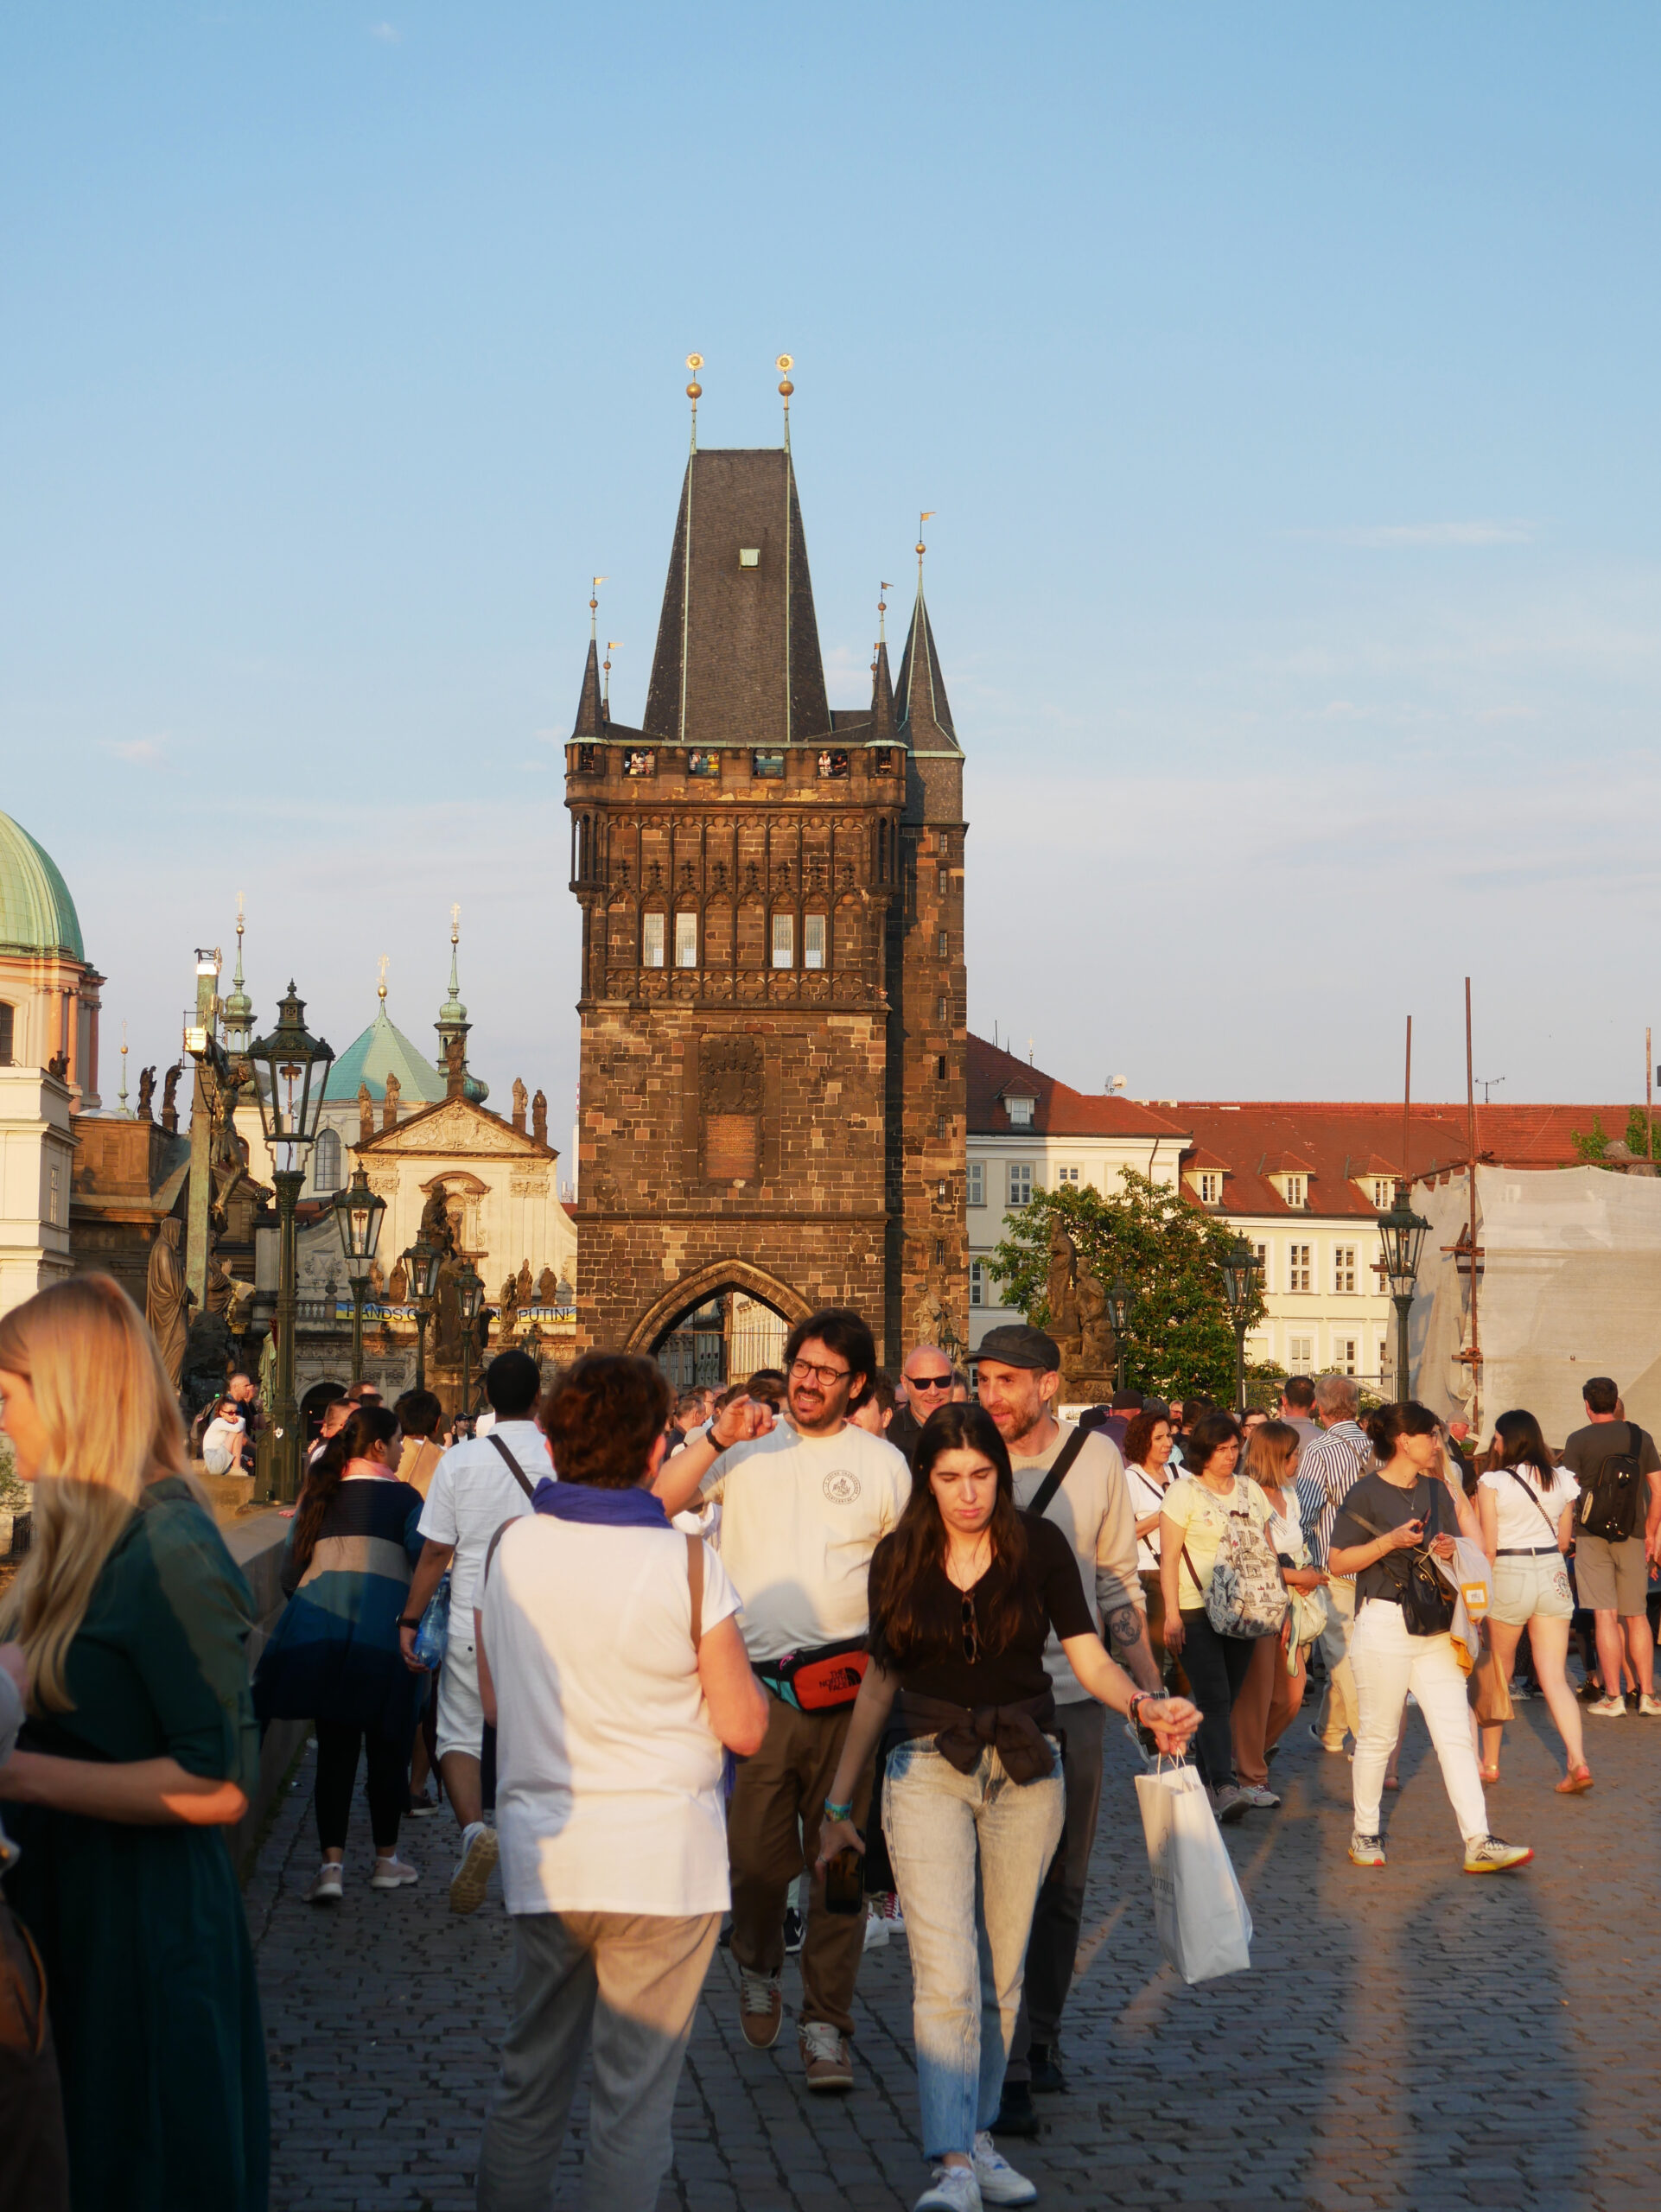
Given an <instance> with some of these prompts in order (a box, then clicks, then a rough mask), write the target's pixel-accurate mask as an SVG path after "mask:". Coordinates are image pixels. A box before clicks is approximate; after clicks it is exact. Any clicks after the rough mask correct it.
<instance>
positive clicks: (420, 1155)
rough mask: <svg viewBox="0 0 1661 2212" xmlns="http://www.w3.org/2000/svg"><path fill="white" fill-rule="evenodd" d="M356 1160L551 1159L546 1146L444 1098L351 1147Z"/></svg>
mask: <svg viewBox="0 0 1661 2212" xmlns="http://www.w3.org/2000/svg"><path fill="white" fill-rule="evenodd" d="M355 1149H356V1151H357V1152H358V1154H360V1156H362V1157H368V1156H370V1155H372V1156H373V1157H374V1158H375V1159H377V1160H385V1159H387V1158H390V1157H393V1156H397V1157H400V1158H404V1159H419V1160H483V1159H496V1160H553V1159H556V1158H557V1156H558V1155H557V1154H556V1152H555V1151H554V1148H553V1147H552V1146H551V1145H545V1144H538V1142H537V1141H536V1139H535V1138H534V1137H532V1136H526V1135H522V1134H521V1132H520V1131H519V1130H518V1129H516V1128H512V1125H511V1124H510V1123H508V1122H504V1121H503V1120H502V1119H501V1118H500V1116H499V1115H495V1114H491V1113H487V1111H486V1109H484V1108H483V1107H482V1106H475V1105H474V1104H473V1103H472V1102H471V1100H469V1099H466V1098H444V1099H441V1100H440V1101H439V1103H438V1104H437V1105H436V1106H428V1107H424V1108H423V1109H422V1111H421V1112H420V1113H419V1114H411V1115H410V1118H409V1120H408V1121H407V1122H398V1125H397V1127H396V1128H391V1129H381V1130H379V1131H377V1133H376V1134H375V1135H373V1136H372V1137H370V1138H369V1139H368V1140H367V1141H366V1142H364V1143H361V1144H360V1145H358V1146H357V1147H355Z"/></svg>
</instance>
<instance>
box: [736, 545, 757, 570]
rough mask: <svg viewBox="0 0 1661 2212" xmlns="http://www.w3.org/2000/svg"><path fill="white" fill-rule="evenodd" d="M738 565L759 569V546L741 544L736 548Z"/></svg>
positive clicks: (742, 567) (744, 567) (743, 567)
mask: <svg viewBox="0 0 1661 2212" xmlns="http://www.w3.org/2000/svg"><path fill="white" fill-rule="evenodd" d="M738 565H739V567H740V568H741V569H759V568H760V565H761V549H760V546H759V545H741V546H740V547H739V549H738Z"/></svg>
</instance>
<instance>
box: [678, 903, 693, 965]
mask: <svg viewBox="0 0 1661 2212" xmlns="http://www.w3.org/2000/svg"><path fill="white" fill-rule="evenodd" d="M697 964H698V918H697V914H696V913H690V914H689V913H687V912H684V911H683V912H680V913H678V914H677V915H676V917H675V965H676V967H677V968H696V967H697Z"/></svg>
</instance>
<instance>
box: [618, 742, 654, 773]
mask: <svg viewBox="0 0 1661 2212" xmlns="http://www.w3.org/2000/svg"><path fill="white" fill-rule="evenodd" d="M657 772H658V756H657V754H656V753H648V752H647V751H646V749H645V747H643V746H631V747H630V748H629V750H628V751H627V753H624V755H623V773H624V774H625V775H626V776H655V775H656V774H657Z"/></svg>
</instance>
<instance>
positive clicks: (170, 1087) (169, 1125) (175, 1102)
mask: <svg viewBox="0 0 1661 2212" xmlns="http://www.w3.org/2000/svg"><path fill="white" fill-rule="evenodd" d="M162 1128H164V1129H165V1130H166V1131H167V1133H168V1135H169V1136H170V1137H171V1136H176V1135H178V1133H179V1070H178V1069H177V1068H169V1070H168V1071H167V1073H166V1074H165V1075H164V1076H163V1077H162Z"/></svg>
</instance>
